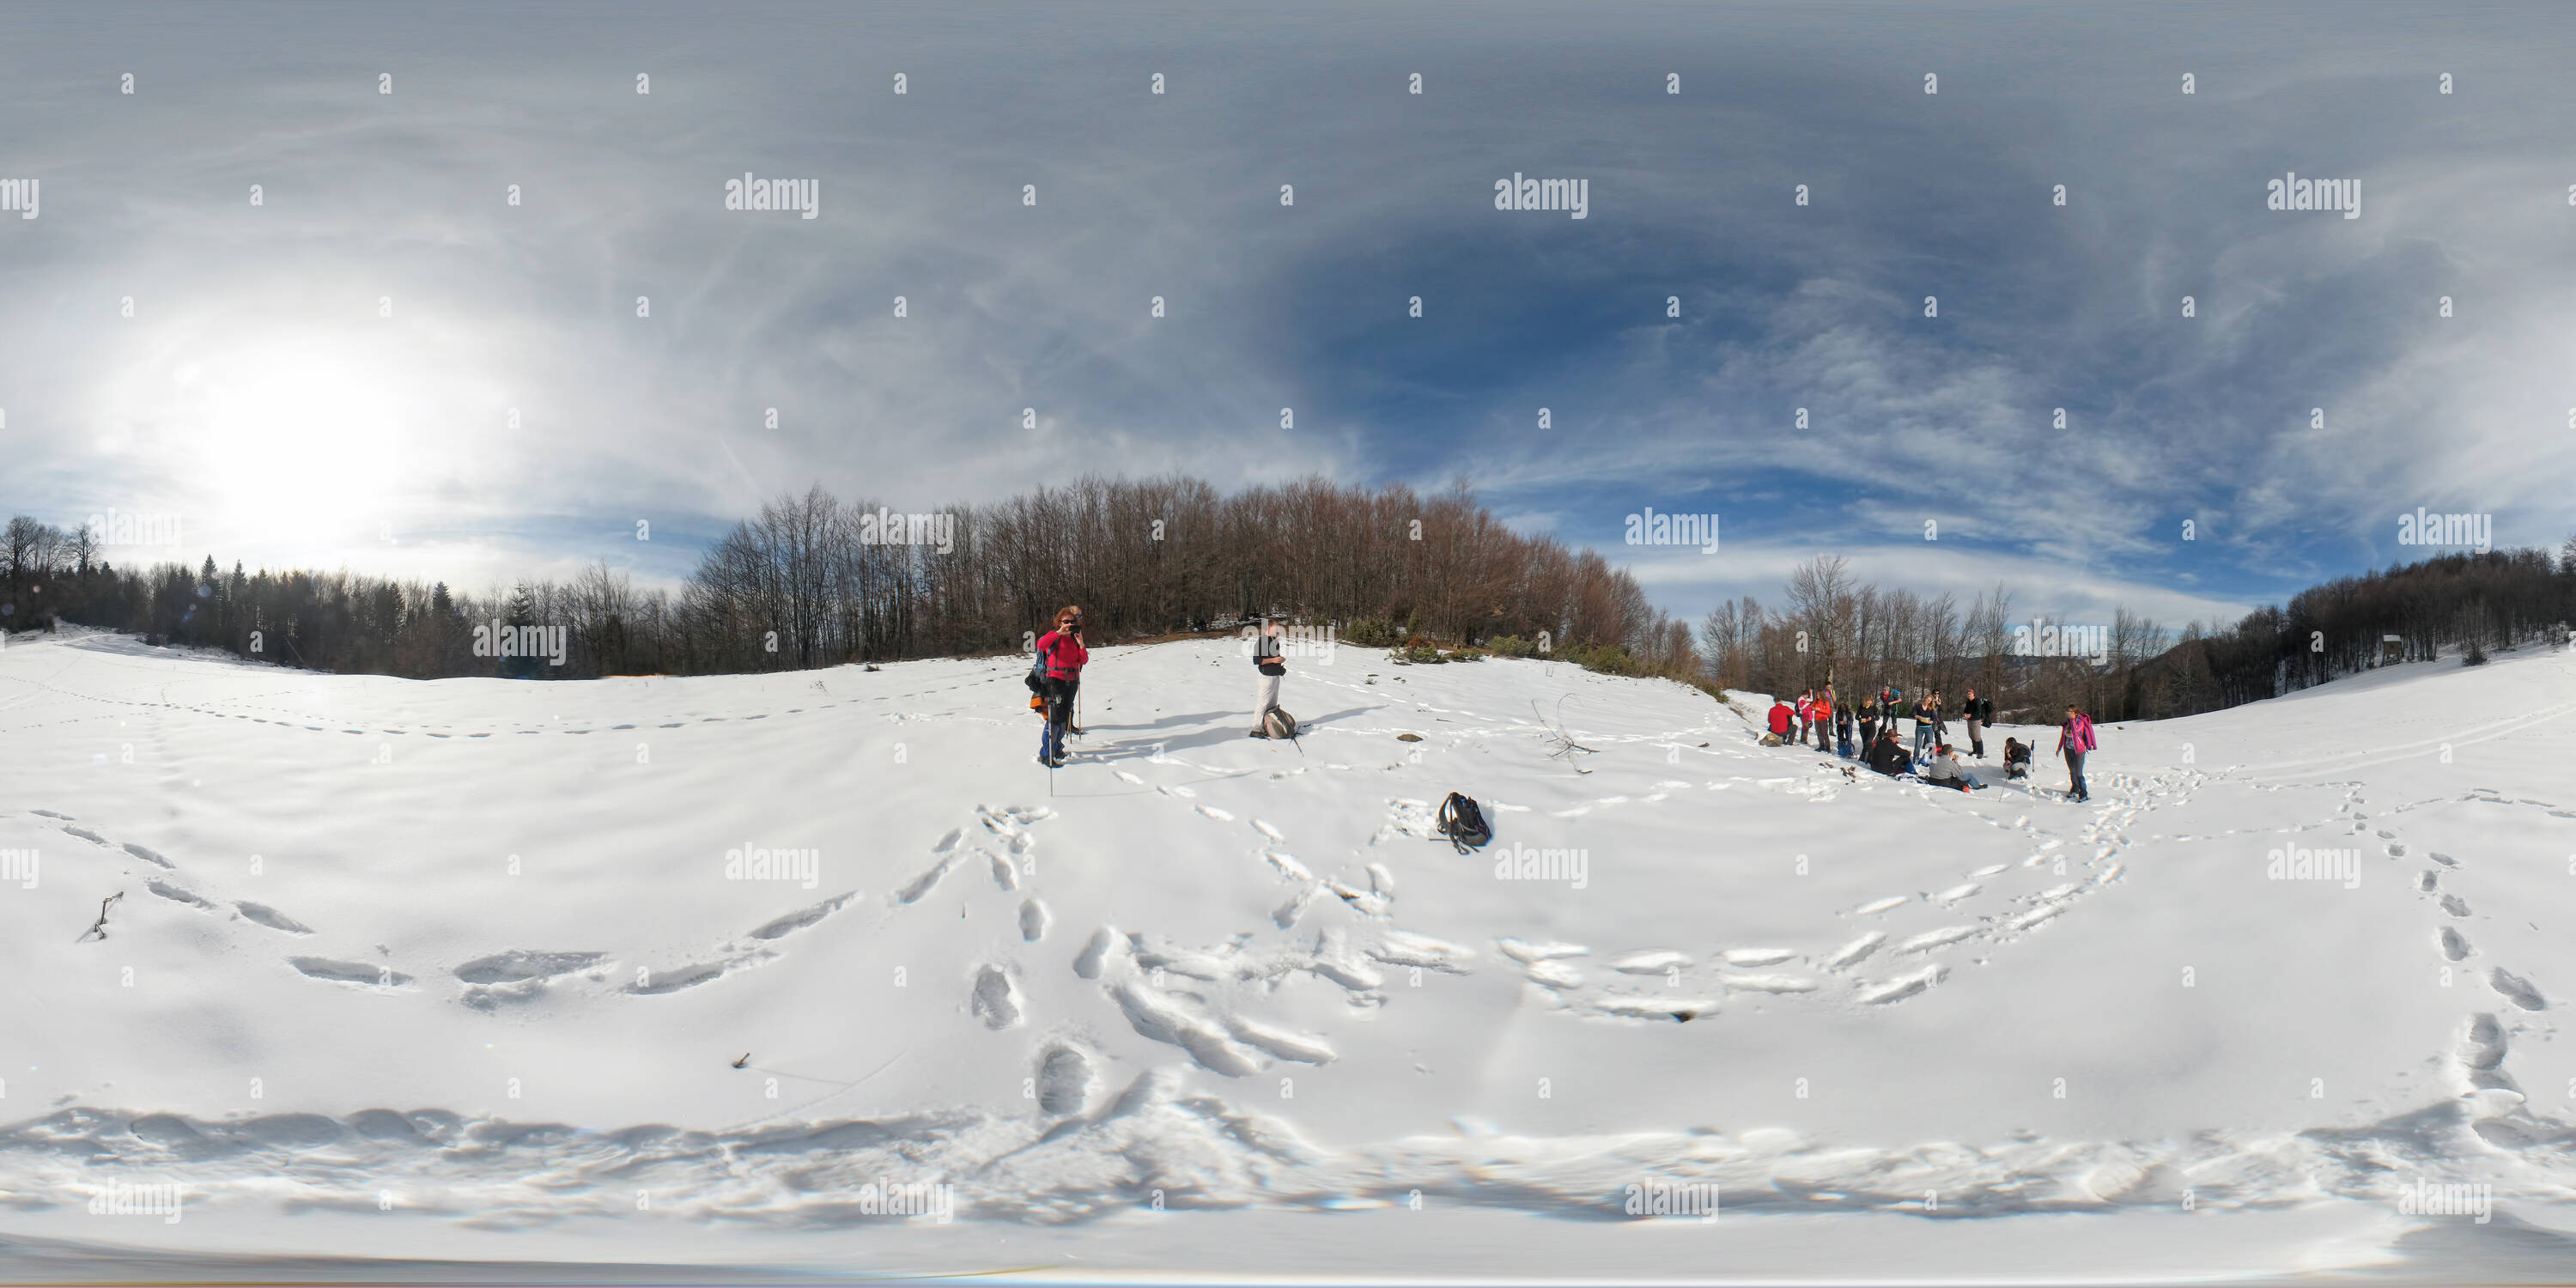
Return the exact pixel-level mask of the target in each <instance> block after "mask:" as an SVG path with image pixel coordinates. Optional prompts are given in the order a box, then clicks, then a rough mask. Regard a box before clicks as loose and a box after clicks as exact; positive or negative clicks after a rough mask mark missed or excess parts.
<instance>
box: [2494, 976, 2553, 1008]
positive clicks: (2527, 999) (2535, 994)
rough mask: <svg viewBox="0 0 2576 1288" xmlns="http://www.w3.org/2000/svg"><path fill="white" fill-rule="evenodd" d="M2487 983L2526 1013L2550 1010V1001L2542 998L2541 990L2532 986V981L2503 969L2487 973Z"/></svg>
mask: <svg viewBox="0 0 2576 1288" xmlns="http://www.w3.org/2000/svg"><path fill="white" fill-rule="evenodd" d="M2487 983H2489V984H2492V985H2494V986H2495V991H2497V992H2499V993H2502V994H2504V995H2505V998H2506V999H2507V1000H2508V1001H2511V1002H2512V1003H2513V1004H2514V1005H2516V1006H2519V1007H2521V1008H2522V1009H2524V1010H2526V1011H2545V1010H2548V1009H2549V1003H2548V1001H2547V1000H2546V999H2544V998H2542V997H2541V996H2540V990H2539V989H2536V988H2533V987H2532V986H2531V981H2529V980H2526V979H2524V978H2522V977H2521V976H2519V975H2515V974H2513V973H2511V972H2509V971H2507V970H2504V969H2503V968H2501V967H2498V968H2496V969H2494V970H2490V971H2488V972H2487Z"/></svg>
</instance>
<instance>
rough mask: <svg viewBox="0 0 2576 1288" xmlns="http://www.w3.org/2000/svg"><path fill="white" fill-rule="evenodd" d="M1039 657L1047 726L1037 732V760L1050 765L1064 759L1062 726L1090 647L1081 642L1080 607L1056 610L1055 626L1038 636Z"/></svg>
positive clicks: (1068, 719)
mask: <svg viewBox="0 0 2576 1288" xmlns="http://www.w3.org/2000/svg"><path fill="white" fill-rule="evenodd" d="M1037 647H1038V660H1039V663H1040V664H1041V665H1043V666H1044V667H1045V668H1046V690H1045V692H1044V693H1043V694H1041V695H1040V696H1042V697H1044V698H1045V699H1046V729H1045V731H1044V732H1042V733H1040V734H1039V735H1038V763H1039V764H1041V765H1044V766H1046V767H1047V768H1049V769H1053V768H1055V767H1056V766H1058V765H1061V764H1063V763H1064V728H1065V726H1066V725H1067V724H1070V723H1071V722H1072V720H1073V699H1074V695H1075V694H1077V693H1079V692H1081V690H1082V665H1083V663H1085V662H1088V661H1090V660H1091V650H1089V649H1086V648H1084V647H1083V646H1082V610H1081V609H1079V608H1073V607H1069V606H1068V607H1065V608H1060V609H1057V610H1056V614H1055V629H1054V630H1051V631H1048V632H1047V633H1046V634H1044V635H1041V636H1039V637H1038V646H1037Z"/></svg>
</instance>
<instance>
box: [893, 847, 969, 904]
mask: <svg viewBox="0 0 2576 1288" xmlns="http://www.w3.org/2000/svg"><path fill="white" fill-rule="evenodd" d="M952 862H954V860H953V859H948V858H943V859H941V860H940V861H939V862H938V863H937V864H936V865H934V866H933V867H932V868H931V869H930V870H929V871H927V872H924V873H922V874H921V875H920V876H917V877H914V878H913V879H912V884H911V885H908V886H905V887H904V888H903V889H901V890H898V891H896V892H895V896H894V897H895V902H897V903H903V904H914V903H919V902H921V897H922V896H923V895H926V894H928V893H930V892H931V890H932V889H934V888H936V887H937V886H938V885H939V879H940V878H941V877H944V876H947V875H948V868H949V865H950V864H951V863H952Z"/></svg>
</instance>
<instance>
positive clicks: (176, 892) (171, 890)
mask: <svg viewBox="0 0 2576 1288" xmlns="http://www.w3.org/2000/svg"><path fill="white" fill-rule="evenodd" d="M143 888H144V889H146V890H149V891H151V892H152V893H154V894H157V895H159V896H161V897H162V898H164V899H169V900H172V901H174V902H178V903H184V904H188V905H190V906H193V907H197V908H203V909H205V910H206V911H208V912H213V911H214V910H215V905H214V904H213V902H211V901H209V900H206V899H201V898H199V897H197V896H196V895H193V894H190V893H188V892H187V891H185V890H182V889H180V888H179V887H177V886H173V885H164V884H162V883H161V882H159V881H146V882H144V883H143Z"/></svg>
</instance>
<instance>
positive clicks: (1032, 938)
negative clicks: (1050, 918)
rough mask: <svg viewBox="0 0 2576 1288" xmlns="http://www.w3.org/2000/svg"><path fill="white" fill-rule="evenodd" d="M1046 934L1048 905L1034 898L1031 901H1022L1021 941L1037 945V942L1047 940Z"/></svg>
mask: <svg viewBox="0 0 2576 1288" xmlns="http://www.w3.org/2000/svg"><path fill="white" fill-rule="evenodd" d="M1046 932H1047V909H1046V905H1045V904H1043V903H1040V902H1038V901H1037V900H1036V899H1034V898H1030V899H1023V900H1021V901H1020V940H1021V942H1023V943H1031V944H1034V943H1036V942H1037V941H1039V940H1041V939H1044V938H1046Z"/></svg>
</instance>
